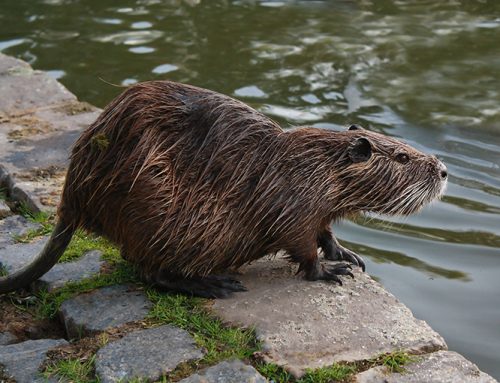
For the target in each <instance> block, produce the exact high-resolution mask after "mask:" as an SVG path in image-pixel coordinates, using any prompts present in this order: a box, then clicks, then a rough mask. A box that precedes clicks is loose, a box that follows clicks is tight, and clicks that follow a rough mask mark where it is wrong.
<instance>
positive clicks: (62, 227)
mask: <svg viewBox="0 0 500 383" xmlns="http://www.w3.org/2000/svg"><path fill="white" fill-rule="evenodd" d="M74 232H75V229H74V228H73V226H69V225H67V224H66V223H64V222H62V221H61V220H59V221H58V222H57V225H56V227H55V228H54V231H53V232H52V235H51V236H50V238H49V241H48V242H47V243H46V245H45V247H44V248H43V250H42V252H41V253H40V254H39V255H38V257H36V258H35V259H34V260H33V261H32V262H31V263H30V264H29V265H27V266H25V267H23V268H22V269H21V270H19V271H16V272H14V273H12V274H10V275H7V276H6V277H2V278H0V294H4V293H8V292H10V291H14V290H17V289H19V288H21V287H25V286H27V285H29V284H30V283H31V282H33V281H35V280H37V279H38V278H40V277H41V276H42V275H43V274H45V273H46V272H47V271H49V270H50V269H51V268H52V266H54V265H55V264H56V262H57V260H58V259H59V258H61V255H63V253H64V250H66V247H68V244H69V242H70V241H71V237H72V236H73V233H74Z"/></svg>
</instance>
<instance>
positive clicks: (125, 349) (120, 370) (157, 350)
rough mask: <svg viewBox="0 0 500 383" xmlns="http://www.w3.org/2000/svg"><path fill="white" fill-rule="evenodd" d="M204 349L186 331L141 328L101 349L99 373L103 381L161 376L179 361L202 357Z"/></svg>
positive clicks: (123, 380) (97, 371) (168, 327)
mask: <svg viewBox="0 0 500 383" xmlns="http://www.w3.org/2000/svg"><path fill="white" fill-rule="evenodd" d="M202 357H203V352H202V351H201V350H200V349H199V348H197V347H196V344H195V342H194V339H193V338H192V337H191V336H190V335H189V334H188V333H187V332H186V331H184V330H181V329H179V328H177V327H173V326H169V325H165V326H160V327H156V328H150V329H147V330H139V331H135V332H133V333H130V334H127V335H125V336H124V337H123V338H121V339H119V340H117V341H116V342H112V343H109V344H107V345H106V346H104V347H103V348H101V349H100V350H99V351H98V352H97V356H96V363H95V365H96V374H97V376H98V377H99V378H100V381H101V383H110V382H127V381H129V380H131V379H133V378H142V379H148V380H151V381H154V380H157V379H159V378H160V377H161V376H162V375H164V374H166V373H168V372H170V371H172V370H173V369H175V367H177V366H178V365H179V364H180V363H183V362H190V361H192V360H197V359H201V358H202Z"/></svg>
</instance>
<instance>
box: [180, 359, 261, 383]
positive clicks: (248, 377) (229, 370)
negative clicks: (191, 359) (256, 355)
mask: <svg viewBox="0 0 500 383" xmlns="http://www.w3.org/2000/svg"><path fill="white" fill-rule="evenodd" d="M179 383H267V379H266V378H264V377H263V376H262V375H261V374H259V372H258V371H257V370H256V369H255V368H253V367H252V366H248V365H246V364H244V363H243V362H242V361H240V360H231V361H224V362H221V363H219V364H217V365H215V366H213V367H210V368H207V369H205V370H203V371H200V372H198V373H197V374H194V375H191V376H189V377H187V378H186V379H183V380H181V381H180V382H179Z"/></svg>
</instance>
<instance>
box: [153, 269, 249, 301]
mask: <svg viewBox="0 0 500 383" xmlns="http://www.w3.org/2000/svg"><path fill="white" fill-rule="evenodd" d="M152 282H153V284H154V285H155V286H157V287H158V288H160V289H164V290H168V291H172V292H178V293H182V294H187V295H193V296H198V297H202V298H227V297H229V296H230V295H231V294H232V293H234V292H239V291H247V289H246V288H245V286H243V285H242V284H241V282H240V281H238V280H236V279H234V278H231V277H229V276H226V275H208V276H206V277H191V278H184V277H182V276H179V275H176V274H171V273H162V274H161V275H158V276H156V278H155V280H154V281H152Z"/></svg>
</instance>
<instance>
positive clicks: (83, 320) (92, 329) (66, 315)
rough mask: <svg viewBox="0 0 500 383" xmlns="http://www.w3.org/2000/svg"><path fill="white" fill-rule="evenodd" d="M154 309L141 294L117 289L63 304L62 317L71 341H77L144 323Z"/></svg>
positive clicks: (106, 288)
mask: <svg viewBox="0 0 500 383" xmlns="http://www.w3.org/2000/svg"><path fill="white" fill-rule="evenodd" d="M151 307H152V304H151V302H150V301H149V300H148V299H147V297H146V296H145V295H144V293H143V292H142V291H134V290H130V287H128V286H124V285H116V286H110V287H103V288H101V289H97V290H94V291H92V292H90V293H86V294H81V295H78V296H76V297H75V298H72V299H69V300H67V301H65V302H63V304H62V305H61V308H60V311H59V314H60V316H61V319H62V321H63V322H64V326H65V328H66V333H67V335H68V338H70V339H74V338H80V337H81V336H83V335H86V334H92V333H96V332H99V331H104V330H106V329H108V328H111V327H117V326H120V325H123V324H125V323H128V322H132V321H137V320H141V319H144V318H145V317H146V315H147V314H148V312H149V310H150V308H151Z"/></svg>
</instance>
